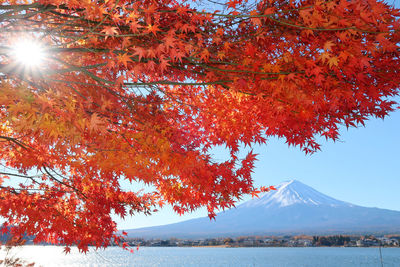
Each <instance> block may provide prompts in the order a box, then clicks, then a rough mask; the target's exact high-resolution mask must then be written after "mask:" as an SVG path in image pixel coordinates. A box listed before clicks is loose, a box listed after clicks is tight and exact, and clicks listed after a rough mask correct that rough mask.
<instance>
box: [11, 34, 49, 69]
mask: <svg viewBox="0 0 400 267" xmlns="http://www.w3.org/2000/svg"><path fill="white" fill-rule="evenodd" d="M13 50H14V56H15V59H16V60H17V61H18V62H20V63H21V64H23V65H26V66H29V67H34V66H39V65H40V64H41V63H42V62H43V59H44V51H43V47H42V46H41V45H40V44H39V43H38V42H35V41H33V40H20V41H19V42H17V43H16V44H15V46H14V49H13Z"/></svg>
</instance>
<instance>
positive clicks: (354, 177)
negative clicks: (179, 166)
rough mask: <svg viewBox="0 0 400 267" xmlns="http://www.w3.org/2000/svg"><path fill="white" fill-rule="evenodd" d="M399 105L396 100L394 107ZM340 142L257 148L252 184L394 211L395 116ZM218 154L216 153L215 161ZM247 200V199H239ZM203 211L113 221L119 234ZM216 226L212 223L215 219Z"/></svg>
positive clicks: (397, 177) (399, 118)
mask: <svg viewBox="0 0 400 267" xmlns="http://www.w3.org/2000/svg"><path fill="white" fill-rule="evenodd" d="M399 100H400V99H397V101H398V102H400V101H399ZM340 132H341V137H340V141H337V142H333V141H328V142H326V141H323V142H322V143H321V144H322V150H321V151H319V152H317V153H315V154H313V155H305V154H304V153H303V152H302V151H301V150H300V149H299V148H297V147H290V148H289V147H288V146H287V145H286V144H285V143H284V141H283V140H279V139H270V140H269V142H268V144H267V145H263V146H258V147H255V148H254V151H255V152H256V153H258V154H259V156H258V161H257V163H256V166H255V169H254V175H253V179H254V181H255V184H256V185H258V186H260V185H276V184H279V183H281V182H283V181H285V180H291V179H296V180H298V181H301V182H303V183H305V184H307V185H309V186H311V187H313V188H314V189H316V190H318V191H320V192H322V193H324V194H327V195H329V196H331V197H334V198H337V199H339V200H343V201H347V202H351V203H353V204H356V205H361V206H367V207H379V208H385V209H393V210H399V211H400V156H399V153H400V140H399V138H400V110H398V111H396V112H394V113H392V114H390V116H389V117H386V118H385V120H381V119H370V120H369V121H368V122H367V123H366V126H365V127H360V128H349V129H348V130H347V129H346V128H345V127H344V128H342V129H341V131H340ZM222 156H223V153H219V152H216V154H215V157H217V158H218V157H222ZM248 199H251V198H250V197H247V198H245V199H244V201H245V200H248ZM206 214H207V213H206V211H205V210H199V211H197V212H194V213H192V214H188V215H184V216H178V215H176V214H175V213H173V211H172V210H171V209H170V208H168V207H167V208H164V209H162V210H161V211H160V212H158V213H157V214H153V215H151V216H135V217H133V218H127V219H126V220H125V221H120V220H118V225H119V228H120V229H128V228H139V227H146V226H153V225H161V224H168V223H173V222H178V221H183V220H187V219H191V218H196V217H202V216H206ZM217 220H218V217H217Z"/></svg>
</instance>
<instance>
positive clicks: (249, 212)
mask: <svg viewBox="0 0 400 267" xmlns="http://www.w3.org/2000/svg"><path fill="white" fill-rule="evenodd" d="M276 189H277V190H274V191H271V192H268V193H266V194H264V195H262V196H261V197H260V198H257V199H252V200H249V201H246V202H244V203H242V204H240V205H238V206H237V207H236V208H233V209H229V210H226V211H224V212H220V213H218V214H217V217H216V220H215V221H210V220H209V218H208V217H203V218H197V219H191V220H187V221H183V222H178V223H174V224H167V225H162V226H153V227H146V228H139V229H130V230H125V231H126V232H127V233H128V236H130V237H145V238H150V237H153V238H161V237H182V238H195V237H201V238H205V237H215V236H239V235H263V234H294V233H296V234H297V233H307V234H320V233H332V234H335V233H364V232H365V233H375V232H387V233H394V232H400V211H393V210H386V209H378V208H366V207H362V206H357V205H354V204H351V203H348V202H344V201H341V200H337V199H335V198H332V197H330V196H327V195H325V194H323V193H320V192H318V191H317V190H315V189H313V188H312V187H310V186H308V185H305V184H303V183H301V182H299V181H297V180H289V181H285V182H283V183H281V184H279V185H278V186H276Z"/></svg>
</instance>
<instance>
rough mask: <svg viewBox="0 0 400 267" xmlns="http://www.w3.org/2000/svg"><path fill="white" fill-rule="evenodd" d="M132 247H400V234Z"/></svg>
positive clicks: (135, 242)
mask: <svg viewBox="0 0 400 267" xmlns="http://www.w3.org/2000/svg"><path fill="white" fill-rule="evenodd" d="M125 242H127V243H128V244H129V245H130V246H151V247H185V246H186V247H196V246H227V247H343V246H344V247H370V246H385V247H399V246H400V235H384V236H374V235H327V236H309V235H297V236H239V237H219V238H203V239H178V238H169V239H144V238H125Z"/></svg>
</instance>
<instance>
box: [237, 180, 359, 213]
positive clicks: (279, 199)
mask: <svg viewBox="0 0 400 267" xmlns="http://www.w3.org/2000/svg"><path fill="white" fill-rule="evenodd" d="M295 204H303V205H311V206H324V205H328V206H332V207H337V206H353V205H351V204H350V203H347V202H343V201H340V200H337V199H334V198H332V197H329V196H327V195H324V194H322V193H320V192H318V191H317V190H315V189H313V188H311V187H309V186H307V185H305V184H303V183H301V182H299V181H297V180H290V181H285V182H283V183H281V184H279V185H278V186H276V191H270V192H267V193H266V194H264V195H263V196H262V197H260V198H259V199H252V200H250V201H247V202H245V203H243V204H242V205H240V207H256V206H264V207H266V208H267V207H276V208H280V207H286V206H291V205H295Z"/></svg>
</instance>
